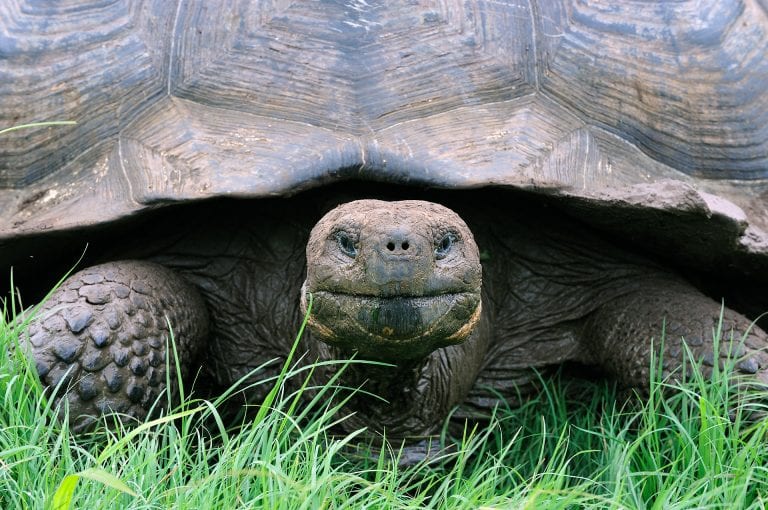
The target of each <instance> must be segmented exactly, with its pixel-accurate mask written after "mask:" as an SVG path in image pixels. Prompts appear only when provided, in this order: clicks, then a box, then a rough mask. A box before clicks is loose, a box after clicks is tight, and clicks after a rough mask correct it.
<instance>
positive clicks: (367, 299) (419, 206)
mask: <svg viewBox="0 0 768 510" xmlns="http://www.w3.org/2000/svg"><path fill="white" fill-rule="evenodd" d="M481 282H482V269H481V266H480V257H479V253H478V249H477V245H476V244H475V241H474V238H473V237H472V233H471V232H470V231H469V228H468V227H467V225H466V224H465V223H464V221H463V220H462V219H461V218H460V217H459V216H458V215H457V214H456V213H454V212H453V211H451V210H450V209H448V208H446V207H443V206H441V205H438V204H434V203H431V202H423V201H418V200H405V201H400V202H384V201H380V200H357V201H354V202H349V203H346V204H343V205H341V206H339V207H337V208H336V209H333V210H332V211H330V212H329V213H328V214H326V215H325V216H324V217H323V218H322V219H321V220H320V221H319V222H318V223H317V225H315V227H314V228H313V229H312V232H311V234H310V237H309V242H308V243H307V279H306V281H305V282H304V286H303V287H302V293H301V294H302V295H301V307H302V311H303V312H304V313H306V309H307V303H308V299H309V294H310V293H311V294H312V297H313V305H312V310H311V315H310V318H309V326H310V328H311V329H312V332H313V334H314V335H316V337H318V338H319V339H321V340H323V341H324V342H326V343H328V344H331V345H334V346H338V347H340V348H341V349H342V350H344V351H348V352H357V353H359V354H360V355H361V356H362V357H364V358H368V359H377V360H384V361H399V360H414V359H419V358H423V357H425V356H427V355H428V354H429V353H431V352H432V351H434V350H435V349H437V348H439V347H444V346H447V345H452V344H458V343H461V342H463V341H464V340H466V339H467V337H468V336H469V335H470V333H471V332H472V330H473V329H474V327H475V325H476V324H477V322H478V321H479V318H480V309H481V304H480V287H481Z"/></svg>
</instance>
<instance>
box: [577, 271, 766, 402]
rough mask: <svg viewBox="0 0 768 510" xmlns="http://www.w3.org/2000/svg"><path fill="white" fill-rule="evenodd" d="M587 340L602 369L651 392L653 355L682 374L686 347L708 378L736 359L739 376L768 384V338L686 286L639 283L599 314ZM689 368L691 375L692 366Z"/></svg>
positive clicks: (587, 330)
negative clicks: (716, 335)
mask: <svg viewBox="0 0 768 510" xmlns="http://www.w3.org/2000/svg"><path fill="white" fill-rule="evenodd" d="M721 312H722V313H723V323H722V333H723V334H722V339H721V341H720V345H719V346H718V351H717V352H715V348H714V343H713V331H714V330H716V328H717V327H718V323H719V321H720V315H721ZM662 332H664V339H663V351H661V352H660V350H661V348H662ZM731 334H732V335H733V336H731ZM731 338H733V342H731ZM683 339H684V340H683ZM584 341H585V343H586V346H587V350H588V351H589V352H590V353H591V356H592V358H593V359H594V360H595V361H596V362H597V363H598V364H599V365H600V366H601V367H603V368H604V369H605V370H607V371H608V372H609V373H611V374H612V375H614V376H615V377H616V378H617V379H618V380H619V381H620V382H622V383H624V384H627V385H629V386H633V387H636V388H648V384H649V381H650V370H652V369H653V367H651V354H652V351H655V352H656V354H657V355H659V356H660V357H661V364H662V373H663V375H665V376H666V375H669V374H670V373H672V372H674V371H675V370H677V373H678V374H679V373H682V370H680V369H681V367H682V365H683V363H684V361H685V351H686V349H685V346H684V343H685V345H687V347H688V349H689V350H690V351H691V353H692V354H693V358H694V359H695V360H697V361H700V363H699V364H698V366H697V368H698V369H699V370H700V371H701V372H702V373H703V374H704V375H705V376H707V377H709V376H711V374H712V368H713V367H714V365H715V364H716V363H717V364H718V365H719V366H720V367H723V366H726V363H725V361H726V360H727V358H728V357H731V358H733V359H735V360H736V363H735V365H734V371H735V374H734V375H745V376H747V377H748V378H747V380H749V379H750V378H751V380H752V381H753V382H757V383H762V384H763V385H768V354H767V353H766V349H768V335H766V333H765V332H764V331H763V330H762V329H760V328H759V327H757V326H756V325H752V323H751V322H750V321H749V319H747V318H746V317H744V316H743V315H741V314H739V313H737V312H735V311H733V310H730V309H728V308H726V309H725V310H722V307H721V305H720V304H719V303H716V302H715V301H713V300H712V299H710V298H708V297H707V296H704V295H703V294H701V293H700V292H699V291H698V290H696V289H695V288H693V287H692V286H689V285H687V284H685V283H684V282H680V281H669V280H656V279H653V280H649V281H647V282H640V283H637V286H636V288H634V289H633V290H632V291H631V292H629V293H628V294H626V295H624V296H622V297H619V298H618V299H614V300H612V301H610V302H608V303H606V304H604V305H602V306H601V307H600V308H599V309H598V310H597V311H596V312H595V313H594V315H593V316H592V317H591V318H590V319H589V321H588V322H587V324H586V328H585V330H584ZM686 369H687V371H688V373H689V374H690V373H691V367H686Z"/></svg>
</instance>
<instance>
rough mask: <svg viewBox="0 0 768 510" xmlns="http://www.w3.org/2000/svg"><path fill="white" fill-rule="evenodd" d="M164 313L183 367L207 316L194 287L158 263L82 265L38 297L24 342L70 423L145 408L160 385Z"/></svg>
mask: <svg viewBox="0 0 768 510" xmlns="http://www.w3.org/2000/svg"><path fill="white" fill-rule="evenodd" d="M166 317H167V319H168V321H169V322H170V325H171V328H172V329H173V336H174V341H175V343H176V352H177V353H178V357H179V361H180V365H181V366H182V367H185V365H186V364H188V363H189V360H190V359H191V358H192V356H193V355H194V351H195V350H196V348H197V346H198V345H199V344H201V341H202V340H203V339H204V338H205V336H206V335H207V329H208V315H207V311H206V308H205V305H204V303H203V300H202V298H201V297H200V295H199V294H198V292H197V291H196V290H195V289H194V288H193V287H192V286H191V285H190V284H188V283H187V282H185V281H184V280H183V279H182V278H181V277H180V276H178V275H176V274H175V273H173V272H172V271H170V270H168V269H166V268H164V267H162V266H160V265H157V264H153V263H149V262H141V261H119V262H110V263H106V264H101V265H98V266H93V267H90V268H87V269H85V270H83V271H80V272H78V273H76V274H74V275H72V276H71V277H69V278H68V279H67V280H66V281H65V282H64V283H63V284H62V285H61V287H60V288H59V289H57V290H56V292H55V293H54V294H53V295H52V296H51V297H50V299H49V300H48V301H47V302H46V303H45V304H44V306H43V307H42V309H41V310H40V311H39V313H38V315H37V317H36V318H35V319H34V321H33V322H32V323H31V325H30V328H29V337H28V345H29V346H30V348H31V351H32V355H33V357H34V360H35V364H36V366H37V371H38V373H39V375H40V378H41V379H42V381H43V384H44V385H46V386H47V387H49V388H55V387H56V386H57V385H59V386H60V388H61V391H66V394H65V395H66V398H67V400H68V401H69V413H70V414H69V415H70V423H71V424H72V427H73V429H74V430H76V431H79V430H83V429H85V428H87V427H88V426H90V425H91V424H92V423H93V422H94V421H95V419H96V417H98V416H100V415H104V414H107V413H111V412H117V413H120V414H122V415H126V416H129V417H132V418H137V419H143V418H144V417H145V416H146V415H147V411H148V410H149V409H150V407H151V406H152V405H153V404H154V403H155V401H156V399H157V398H158V396H161V395H162V394H163V393H164V392H165V389H166V358H167V356H166V354H167V353H166V342H168V345H170V340H169V331H168V324H167V322H166ZM170 361H171V363H170V365H169V366H170V367H171V371H172V372H171V377H170V380H171V382H173V381H174V380H175V378H176V377H175V374H174V373H173V370H174V368H173V367H174V366H175V365H174V363H173V360H172V359H171V360H170ZM59 398H61V392H60V394H59V396H57V399H59Z"/></svg>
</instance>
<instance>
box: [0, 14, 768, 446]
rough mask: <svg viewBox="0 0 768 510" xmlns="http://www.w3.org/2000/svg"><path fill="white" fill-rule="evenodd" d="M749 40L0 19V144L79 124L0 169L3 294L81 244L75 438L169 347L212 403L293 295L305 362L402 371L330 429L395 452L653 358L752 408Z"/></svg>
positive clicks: (586, 21) (387, 20)
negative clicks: (549, 381)
mask: <svg viewBox="0 0 768 510" xmlns="http://www.w3.org/2000/svg"><path fill="white" fill-rule="evenodd" d="M767 31H768V18H767V15H766V8H765V4H764V3H761V2H759V1H757V2H756V1H747V0H745V1H743V2H739V1H732V2H719V1H716V0H711V1H709V2H643V3H637V2H624V3H617V2H611V3H609V4H605V3H599V2H595V3H591V2H583V1H572V2H571V1H568V0H563V1H552V2H536V1H529V0H508V1H494V2H485V1H481V0H477V1H468V2H465V1H463V0H462V1H445V2H435V3H434V4H431V3H429V2H412V1H403V2H400V1H386V2H385V1H375V0H367V1H362V0H349V1H346V2H341V1H338V2H337V1H323V2H296V3H293V2H288V1H276V2H255V1H254V2H249V1H235V0H232V1H224V0H222V1H219V2H203V1H202V0H199V1H188V2H181V1H176V2H167V1H165V0H162V1H161V0H157V1H149V0H147V1H143V2H142V1H136V2H113V3H103V2H76V3H67V2H58V1H56V2H54V1H51V2H41V1H36V2H25V1H23V0H8V1H5V2H2V5H0V55H2V58H0V75H1V76H2V77H3V79H2V80H0V119H2V122H3V123H4V124H5V125H12V124H17V123H23V122H27V121H32V120H41V119H74V120H76V121H77V125H75V126H67V127H60V128H55V129H54V128H48V129H41V130H33V131H16V132H13V133H9V134H6V135H4V138H3V140H2V143H0V209H1V210H2V211H3V214H2V217H0V262H1V263H0V268H2V270H3V271H2V272H3V273H5V274H8V268H9V267H10V266H13V267H14V270H15V281H16V283H17V284H18V285H19V286H21V288H22V292H24V289H35V288H38V287H36V285H37V286H39V285H47V284H50V283H51V282H52V280H51V279H50V278H52V277H54V276H56V275H58V274H61V273H60V272H59V271H62V270H63V269H64V268H65V267H66V266H67V265H69V264H72V263H73V262H74V261H75V260H76V258H77V255H78V254H80V253H81V252H82V250H83V248H84V246H85V244H86V243H89V247H88V249H87V250H86V251H85V259H86V260H85V262H84V264H85V265H87V266H89V267H87V268H86V269H83V270H82V271H80V272H78V273H76V274H73V275H72V276H70V277H69V278H68V279H67V280H66V281H65V282H64V283H63V285H62V286H61V287H60V288H59V289H58V290H57V291H56V292H55V293H54V294H53V295H52V296H51V297H50V299H49V300H48V301H47V302H46V303H45V305H44V306H43V307H42V309H41V310H40V313H39V314H38V316H37V318H36V319H35V321H34V322H33V323H32V325H31V327H30V329H29V340H28V346H29V347H30V348H31V351H32V355H33V356H34V359H35V362H36V365H37V368H38V371H39V374H40V377H41V378H42V380H43V381H44V383H45V384H47V385H57V384H59V383H62V385H63V387H66V388H68V393H66V395H67V396H66V398H67V400H68V402H69V409H70V416H71V419H72V421H73V424H74V425H75V426H76V427H79V428H82V427H86V426H87V425H88V424H89V423H90V422H91V420H92V419H93V417H94V416H98V415H100V414H101V413H105V412H109V411H118V412H121V413H125V414H127V415H129V416H133V417H137V418H141V417H143V416H144V415H145V413H146V412H147V409H148V408H149V406H151V405H152V403H153V402H154V401H155V399H156V397H157V396H158V395H159V394H161V393H162V390H163V388H164V385H165V384H166V382H167V380H168V379H167V374H166V360H167V359H168V356H167V351H166V341H167V331H168V324H170V326H171V327H172V328H173V331H174V332H175V334H176V335H175V339H176V342H177V347H178V356H179V361H180V363H181V365H182V367H183V370H184V371H185V373H197V372H198V371H199V367H202V369H203V374H204V375H207V378H208V379H209V380H210V384H211V385H221V386H226V385H228V384H231V383H232V382H233V381H236V380H238V379H239V378H240V377H242V376H244V375H245V374H248V373H249V372H250V371H251V370H252V369H254V368H255V367H258V366H260V365H262V364H265V363H268V362H269V361H270V360H275V361H274V362H273V363H272V364H271V365H270V364H268V365H267V367H266V368H265V369H264V372H263V373H266V374H270V373H274V371H275V370H276V369H277V368H276V367H279V365H280V363H281V361H282V360H284V359H285V357H286V354H287V352H288V350H289V347H290V345H291V340H292V338H293V335H294V334H295V332H296V331H297V328H298V325H299V323H300V321H301V318H302V311H303V310H304V308H305V306H306V304H307V302H308V300H309V296H310V294H311V295H312V297H313V306H312V309H311V316H310V326H311V332H310V333H308V334H307V335H306V336H305V337H304V338H303V339H302V343H301V345H300V352H305V353H307V354H306V355H305V356H304V357H303V358H301V359H302V360H303V361H302V363H308V362H310V361H314V360H316V359H321V360H324V359H330V358H345V357H349V356H350V355H352V354H356V355H357V357H358V358H361V359H370V360H378V361H384V362H387V363H389V364H390V365H393V366H378V367H370V366H364V367H363V366H357V365H355V366H353V367H351V368H350V369H349V370H348V371H346V372H345V373H344V375H343V379H342V381H341V382H342V383H344V384H347V385H349V386H352V387H357V386H359V385H361V384H364V385H365V388H366V389H367V390H369V391H370V392H372V393H376V394H379V395H381V396H383V397H385V398H386V400H387V402H386V403H385V402H383V401H381V400H377V399H373V398H369V397H366V396H365V395H359V396H358V397H356V398H355V399H353V400H351V401H350V402H349V404H348V405H349V406H350V407H351V408H352V409H353V410H355V411H357V412H356V414H355V415H354V416H353V417H352V418H351V419H349V420H347V421H345V422H343V423H342V426H343V427H347V428H357V427H360V426H369V427H370V428H371V429H373V430H378V431H382V430H383V431H386V432H387V434H388V435H389V437H405V436H424V435H429V434H433V433H434V432H435V431H436V430H437V428H438V427H440V425H441V423H442V422H443V421H444V420H445V418H446V416H447V415H448V414H449V412H450V410H451V409H452V408H453V407H454V406H457V405H462V408H461V409H462V411H461V412H460V414H462V413H463V415H469V414H474V413H482V412H483V410H487V409H489V408H490V407H491V406H493V405H494V404H495V403H496V399H497V398H505V399H508V400H509V401H511V402H512V401H516V400H517V399H518V397H520V396H524V395H525V394H526V393H527V392H529V391H531V389H532V388H533V385H532V381H534V379H535V377H536V376H535V371H536V370H538V371H547V370H549V369H550V368H551V367H554V366H557V365H559V364H561V363H563V362H567V361H575V362H579V363H582V364H586V365H591V366H594V367H598V368H599V369H601V370H602V371H603V372H605V373H607V374H609V375H610V376H612V377H615V378H616V379H618V380H619V381H620V382H621V383H623V384H626V385H629V386H634V387H639V388H642V387H644V386H645V385H647V383H648V380H649V370H650V362H651V355H652V353H653V352H656V351H660V350H661V341H660V339H661V336H662V332H664V333H665V340H664V346H663V350H661V354H660V356H661V360H662V367H663V369H664V371H665V373H673V372H674V371H675V369H676V368H679V367H680V365H681V364H682V361H681V360H682V359H683V356H684V353H685V350H686V345H687V348H688V349H690V351H691V352H692V353H693V355H694V356H695V357H696V358H698V359H700V360H701V361H702V364H701V369H702V370H704V372H709V371H711V367H713V366H716V365H718V364H719V363H720V362H721V361H722V360H723V359H724V358H725V357H726V356H729V355H732V356H734V357H736V358H737V360H736V364H735V368H734V371H735V373H736V375H744V376H745V377H746V378H748V379H751V381H752V382H754V383H766V382H768V357H766V355H765V354H764V353H763V349H765V347H766V346H768V337H766V333H765V332H764V331H763V330H761V329H760V328H759V327H757V326H755V327H750V326H751V320H750V319H752V318H754V317H756V315H757V314H759V313H761V312H763V311H765V310H766V309H768V300H767V299H766V298H765V296H766V294H765V292H764V290H765V284H766V282H767V281H768V272H767V271H766V269H768V267H767V266H768V263H767V261H768V237H766V235H765V233H764V232H765V228H766V226H768V216H767V214H766V210H765V207H764V204H765V199H764V197H765V191H766V186H767V185H766V178H767V177H768V107H767V106H768V104H766V102H767V101H768V87H766V86H765V84H766V83H768V60H767V57H766V55H768V44H767V42H768V34H767V33H766V32H767ZM341 181H354V182H352V183H346V184H344V183H342V184H338V183H340V182H341ZM358 198H363V199H365V200H355V199H358ZM376 198H388V199H391V198H397V199H405V200H397V201H391V202H388V201H380V200H371V199H376ZM424 199H429V200H430V201H424ZM434 201H437V202H440V204H442V205H438V204H436V203H434ZM344 202H346V203H344ZM339 204H342V205H339ZM337 205H339V207H338V208H334V206H337ZM445 206H449V207H450V209H448V208H446V207H445ZM451 209H452V210H451ZM453 211H456V212H453ZM325 213H327V214H325ZM457 213H458V214H457ZM324 214H325V215H324ZM321 217H322V219H321ZM318 220H319V221H318ZM43 273H45V274H47V275H48V278H49V279H48V280H46V279H45V277H44V276H42V275H43ZM27 292H28V293H29V294H27V296H28V299H29V296H30V295H32V294H33V293H34V290H28V291H27ZM724 296H725V297H726V299H727V302H728V304H733V306H735V307H736V308H738V309H739V310H740V311H741V312H743V313H746V314H747V315H749V318H748V317H747V316H745V315H743V314H742V313H740V312H737V311H735V310H733V309H731V308H725V309H724V311H723V327H724V330H725V331H726V332H729V333H730V332H732V333H733V334H734V338H735V339H736V344H738V345H735V346H734V347H733V349H725V348H723V349H720V350H718V351H717V352H714V348H713V343H712V329H713V327H715V326H716V325H717V323H718V321H719V319H720V315H721V299H722V298H723V297H724ZM750 314H754V315H750ZM683 338H684V339H685V340H684V341H683V340H682V339H683ZM742 338H743V342H740V341H739V340H742ZM684 343H685V345H684ZM724 347H725V346H724ZM333 370H335V369H334V368H332V367H330V366H329V367H326V368H325V369H323V370H320V371H318V372H316V374H315V375H316V376H317V377H321V376H325V377H329V376H330V375H331V373H332V372H333ZM262 375H263V374H262ZM488 388H490V389H491V390H494V391H493V392H489V391H487V389H488ZM257 393H258V392H257V391H254V394H253V395H250V397H251V398H252V399H253V400H257V399H258V397H259V395H258V394H257ZM247 397H248V395H247Z"/></svg>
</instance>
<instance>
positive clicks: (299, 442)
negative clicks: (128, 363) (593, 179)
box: [0, 301, 768, 510]
mask: <svg viewBox="0 0 768 510" xmlns="http://www.w3.org/2000/svg"><path fill="white" fill-rule="evenodd" d="M17 316H18V313H17V310H16V309H15V308H14V305H13V303H11V302H10V301H6V303H5V305H4V307H3V317H2V320H0V352H3V353H9V355H3V356H0V399H2V403H1V404H0V507H1V508H4V509H5V508H7V509H16V508H19V509H26V508H29V509H39V508H67V507H71V508H89V509H90V508H93V509H99V508H109V509H115V508H157V509H160V508H163V509H164V508H226V509H232V508H265V509H266V508H269V509H280V508H286V509H287V508H291V509H293V508H299V509H302V508H305V509H316V508H320V509H323V508H333V509H336V508H340V509H343V508H382V509H401V508H402V509H405V508H446V509H448V508H450V509H454V508H467V509H479V508H499V509H500V508H536V509H537V510H538V509H544V508H585V507H594V508H617V509H619V508H650V509H661V508H664V509H668V508H728V509H731V508H765V506H766V499H767V498H768V447H767V446H766V427H768V424H767V423H766V422H756V423H749V422H747V421H745V420H744V419H743V416H742V413H741V411H739V408H738V406H737V404H736V400H735V396H734V395H733V392H732V391H731V389H730V383H729V381H728V380H727V378H726V377H725V376H724V374H723V373H718V374H716V377H715V379H714V381H712V382H705V381H703V380H701V379H700V378H699V379H695V380H694V381H693V382H692V383H690V384H687V385H685V386H682V387H678V388H677V391H676V392H675V393H674V394H672V395H670V394H669V393H668V392H666V391H664V389H665V386H666V385H667V384H668V383H666V382H665V381H662V380H660V379H658V378H657V380H655V381H654V383H653V385H652V387H651V388H650V396H649V397H648V399H647V400H645V401H644V403H642V404H640V405H636V406H629V407H631V409H630V408H626V409H625V408H622V407H621V406H620V405H619V404H617V401H618V400H617V392H616V390H615V389H614V388H613V387H612V386H611V385H610V384H607V383H605V384H595V383H587V382H584V381H578V380H572V379H567V378H564V377H561V376H559V375H558V376H555V377H553V378H550V379H547V380H544V381H542V387H543V388H544V389H543V391H542V392H541V393H540V394H539V395H538V396H537V397H535V398H533V399H532V400H530V401H528V402H526V403H525V404H524V405H522V406H521V407H519V408H514V409H513V408H508V407H505V406H500V407H499V408H498V409H497V410H496V412H495V413H494V415H493V417H492V419H491V420H490V422H489V423H487V424H483V425H481V426H473V425H471V424H468V425H467V426H466V427H465V429H464V433H463V434H462V435H461V437H450V435H449V434H448V433H447V432H446V433H445V434H444V438H443V440H444V442H445V444H446V445H452V446H453V448H452V449H449V450H448V451H449V452H450V453H446V454H444V455H443V456H442V457H438V458H436V459H433V460H432V461H431V462H422V463H419V464H417V465H415V466H410V467H403V466H401V465H399V464H398V462H397V461H396V460H393V459H396V458H397V445H394V450H393V451H392V452H386V451H384V452H382V453H380V454H371V455H370V456H362V457H361V456H360V455H355V454H354V451H355V450H354V448H352V447H353V446H354V445H356V444H357V443H358V442H359V441H361V437H362V436H360V435H357V434H352V435H348V436H341V437H339V436H336V435H334V433H333V426H334V424H335V421H336V420H339V419H343V417H344V411H343V410H342V409H340V408H339V406H340V405H341V404H343V400H344V398H345V397H346V396H348V392H346V390H343V389H339V388H336V387H335V386H334V381H330V382H329V384H328V385H327V387H325V388H324V389H323V390H322V391H320V392H319V393H314V392H313V394H314V395H315V396H314V398H311V399H309V402H305V401H304V400H302V399H299V398H298V395H296V394H291V393H289V392H288V391H287V390H285V387H286V386H285V385H283V384H282V382H281V380H273V381H266V382H264V383H265V384H273V385H274V388H275V390H274V392H272V393H271V397H270V398H271V401H270V402H268V403H267V404H268V405H265V406H263V407H262V409H263V411H260V412H257V413H254V414H253V415H252V416H251V417H250V418H248V419H247V420H244V421H243V422H242V423H239V424H238V426H237V427H233V426H232V425H233V424H231V423H227V422H226V421H225V420H224V419H223V418H222V417H221V416H220V415H219V413H218V411H217V406H218V405H219V404H220V402H207V401H204V400H198V399H195V398H194V392H192V394H191V395H190V394H189V392H188V394H187V395H186V396H185V398H184V400H183V402H182V403H181V405H180V406H179V407H178V408H176V409H174V410H173V412H172V413H171V414H169V415H167V416H166V417H162V418H159V419H155V420H154V421H150V422H147V423H146V424H144V425H142V426H140V427H137V428H133V429H128V430H126V429H122V428H120V427H117V428H113V429H112V431H109V430H108V429H105V430H102V431H101V432H99V433H98V434H95V435H92V436H87V437H84V438H79V439H74V438H73V437H72V435H71V434H70V432H69V430H68V429H67V426H66V424H62V423H60V422H58V421H57V420H56V410H55V409H52V408H51V406H50V404H49V403H48V401H47V400H46V398H45V396H44V393H43V391H42V388H41V387H40V384H39V382H38V380H37V377H36V374H35V372H34V368H33V367H32V366H30V363H29V362H28V361H27V360H26V359H25V358H24V356H22V355H21V354H20V352H19V350H18V349H15V348H14V346H16V345H17V344H18V340H19V336H20V335H22V334H23V330H24V327H25V326H24V322H23V321H21V320H19V319H18V317H17ZM716 335H717V340H718V341H719V335H720V334H719V332H716ZM290 340H291V339H290V338H286V342H290ZM307 374H308V372H307V371H306V370H303V371H301V370H295V369H291V367H290V365H287V370H286V372H285V373H284V374H283V375H284V377H285V378H298V380H299V381H304V380H306V377H307ZM331 394H333V396H334V398H329V397H330V396H331ZM446 430H447V429H446ZM70 505H71V506H70Z"/></svg>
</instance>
